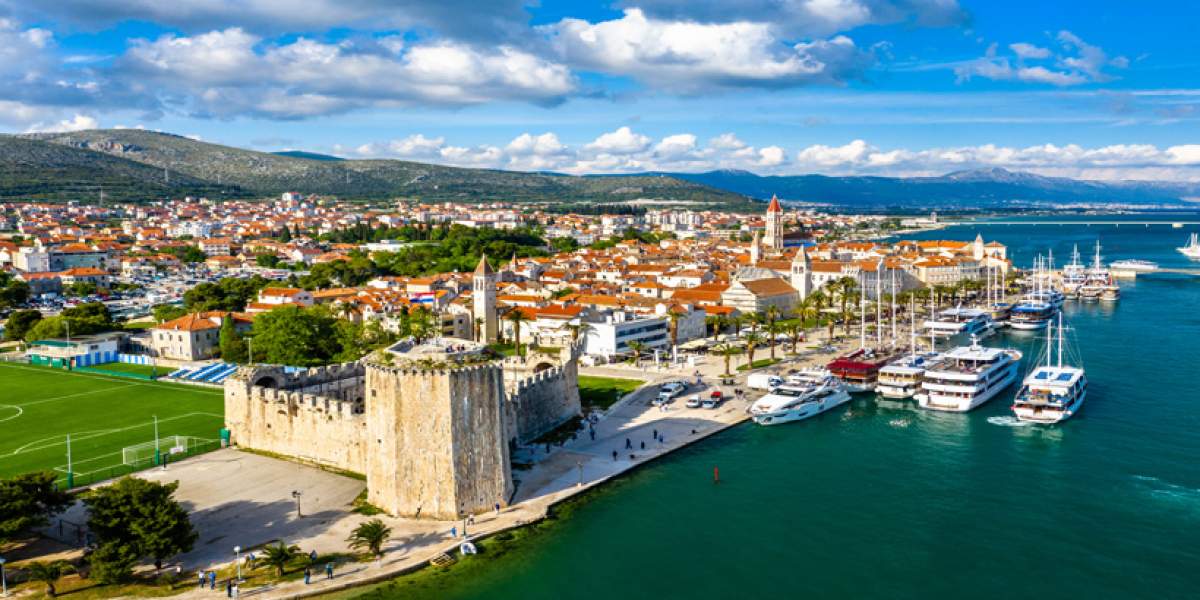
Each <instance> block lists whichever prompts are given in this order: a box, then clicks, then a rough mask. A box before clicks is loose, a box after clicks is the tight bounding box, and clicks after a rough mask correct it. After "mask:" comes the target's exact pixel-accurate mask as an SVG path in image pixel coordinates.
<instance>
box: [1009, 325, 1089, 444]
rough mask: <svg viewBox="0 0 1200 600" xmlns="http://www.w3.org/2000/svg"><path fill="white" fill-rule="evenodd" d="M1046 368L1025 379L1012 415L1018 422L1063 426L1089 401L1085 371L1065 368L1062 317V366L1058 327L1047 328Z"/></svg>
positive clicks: (1059, 328)
mask: <svg viewBox="0 0 1200 600" xmlns="http://www.w3.org/2000/svg"><path fill="white" fill-rule="evenodd" d="M1047 330H1048V332H1049V335H1048V336H1047V338H1046V364H1045V365H1041V366H1038V367H1037V368H1035V369H1034V370H1033V372H1032V373H1030V374H1029V375H1028V376H1026V377H1025V381H1024V382H1023V383H1022V385H1021V391H1019V392H1017V396H1016V398H1014V399H1013V405H1012V411H1013V413H1014V414H1016V416H1017V420H1018V421H1028V422H1031V423H1059V422H1062V421H1065V420H1067V419H1069V418H1071V416H1072V415H1074V414H1075V413H1077V412H1079V408H1080V407H1081V406H1082V405H1083V400H1084V398H1086V397H1087V387H1088V384H1087V377H1086V376H1085V375H1084V372H1083V368H1082V367H1072V366H1066V365H1064V364H1063V341H1064V332H1063V326H1062V314H1061V313H1060V314H1059V316H1058V362H1057V364H1055V363H1054V362H1053V358H1054V326H1053V325H1050V326H1048V327H1047Z"/></svg>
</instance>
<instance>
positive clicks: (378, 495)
mask: <svg viewBox="0 0 1200 600" xmlns="http://www.w3.org/2000/svg"><path fill="white" fill-rule="evenodd" d="M480 266H481V269H480V270H477V271H476V277H477V278H481V279H483V278H485V277H486V275H487V272H490V271H491V269H490V268H485V267H486V262H481V265H480ZM481 271H484V272H482V273H481ZM480 283H481V284H485V285H486V284H491V285H494V277H493V278H487V279H485V280H484V281H481V282H480ZM489 304H490V303H489ZM481 318H483V319H484V320H485V321H487V320H489V319H492V320H494V319H497V318H498V317H497V315H496V313H495V312H494V311H489V314H486V315H485V316H482V317H481ZM484 331H487V329H486V325H485V329H484ZM493 331H494V330H493ZM582 350H583V344H582V340H580V341H579V342H576V343H572V344H570V345H569V346H567V347H564V348H561V349H558V350H557V353H556V354H546V353H542V352H530V353H528V355H527V356H526V358H525V359H521V358H518V357H510V358H505V359H493V360H489V359H488V358H486V356H485V355H484V353H483V346H482V345H481V344H477V343H474V342H470V341H467V340H456V339H451V338H443V339H440V340H435V341H433V342H427V343H423V344H415V343H413V342H412V341H411V340H406V341H402V342H400V343H397V344H395V345H393V346H392V347H390V348H388V349H386V350H381V351H378V352H376V353H374V354H372V355H371V356H368V357H366V358H364V359H362V360H360V361H358V362H354V363H346V364H341V365H331V366H328V367H318V368H313V369H307V370H300V371H292V372H289V371H288V370H285V369H284V368H282V367H278V366H257V365H256V366H249V367H242V368H240V369H238V371H237V373H235V374H234V375H233V376H231V377H230V378H229V379H227V380H226V382H225V421H226V427H228V429H229V430H230V433H231V439H232V442H233V443H234V444H236V445H238V446H239V447H242V448H249V449H254V450H262V451H267V452H271V453H275V454H279V455H283V456H288V457H293V458H296V459H299V460H302V461H306V462H312V463H315V464H320V465H325V466H330V467H335V468H338V469H343V470H346V471H351V472H354V473H360V474H363V475H365V476H366V479H367V498H368V501H369V502H370V503H371V504H373V505H375V506H378V507H379V508H381V509H383V510H384V511H385V512H387V513H388V514H391V515H393V516H404V517H423V518H433V519H456V518H460V517H463V516H465V515H468V514H472V513H479V512H484V511H488V510H491V509H492V508H493V507H494V506H495V504H496V503H500V504H501V505H507V504H508V502H509V500H510V499H511V498H512V496H513V493H514V486H513V478H512V466H511V462H510V452H511V450H512V449H514V448H515V447H516V446H517V445H519V444H525V443H528V442H530V441H532V440H534V439H536V438H537V437H538V436H540V435H542V434H544V433H546V432H548V431H550V430H552V429H554V428H555V427H557V426H559V425H561V424H562V423H564V422H566V421H568V420H569V419H571V418H572V417H574V416H577V415H579V414H580V403H579V384H578V359H579V356H580V354H581V353H582Z"/></svg>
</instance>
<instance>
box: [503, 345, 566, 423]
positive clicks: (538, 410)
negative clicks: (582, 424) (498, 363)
mask: <svg viewBox="0 0 1200 600" xmlns="http://www.w3.org/2000/svg"><path fill="white" fill-rule="evenodd" d="M582 351H583V344H582V342H579V343H575V344H572V345H571V346H569V347H567V348H563V349H562V350H561V351H560V354H559V356H558V357H557V360H553V361H549V360H548V357H542V356H531V357H529V359H528V360H527V361H525V362H523V363H521V364H520V365H519V366H518V365H516V364H510V363H512V362H515V361H511V360H510V361H505V379H506V382H505V387H506V391H507V394H508V402H507V403H506V404H505V408H506V411H505V412H506V414H505V420H506V424H507V432H508V436H509V437H508V439H509V441H512V442H516V443H517V444H526V443H529V442H531V441H533V440H535V439H537V438H538V437H539V436H541V435H542V434H544V433H546V432H548V431H550V430H552V429H554V428H555V427H558V426H559V425H561V424H562V423H564V422H566V421H567V420H569V419H570V418H572V417H574V416H576V415H579V414H580V413H581V411H582V408H581V405H580V403H579V360H578V359H579V355H580V353H581V352H582ZM539 367H540V370H539Z"/></svg>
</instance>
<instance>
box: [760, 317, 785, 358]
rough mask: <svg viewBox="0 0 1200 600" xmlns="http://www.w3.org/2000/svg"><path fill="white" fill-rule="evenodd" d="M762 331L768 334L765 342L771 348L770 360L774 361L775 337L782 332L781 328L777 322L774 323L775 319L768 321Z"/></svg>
mask: <svg viewBox="0 0 1200 600" xmlns="http://www.w3.org/2000/svg"><path fill="white" fill-rule="evenodd" d="M764 331H766V333H767V335H768V336H770V337H769V338H768V339H767V343H768V344H769V346H770V348H771V360H772V361H774V360H775V338H777V337H779V334H780V333H783V328H782V327H780V326H779V323H776V322H775V321H768V322H767V326H766V328H765V329H764Z"/></svg>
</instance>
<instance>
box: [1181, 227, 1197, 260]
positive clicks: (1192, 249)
mask: <svg viewBox="0 0 1200 600" xmlns="http://www.w3.org/2000/svg"><path fill="white" fill-rule="evenodd" d="M1178 250H1179V252H1180V253H1181V254H1183V255H1184V256H1186V257H1188V258H1197V259H1200V234H1197V233H1193V234H1192V237H1190V238H1188V243H1187V245H1186V246H1184V247H1182V248H1179V249H1178Z"/></svg>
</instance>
